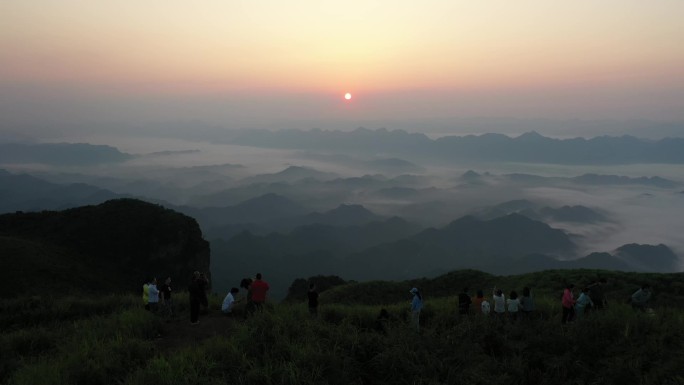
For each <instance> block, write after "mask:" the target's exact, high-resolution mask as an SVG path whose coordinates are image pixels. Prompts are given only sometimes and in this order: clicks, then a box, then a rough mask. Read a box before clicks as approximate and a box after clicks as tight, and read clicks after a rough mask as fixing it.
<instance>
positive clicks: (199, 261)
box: [0, 199, 210, 291]
mask: <svg viewBox="0 0 684 385" xmlns="http://www.w3.org/2000/svg"><path fill="white" fill-rule="evenodd" d="M0 236H2V237H4V238H3V239H4V242H6V243H7V242H14V243H16V242H17V240H21V241H30V242H33V243H34V244H40V245H42V249H41V250H42V252H41V253H39V255H36V253H35V252H31V251H30V250H31V249H30V248H26V249H24V248H21V247H13V248H7V250H12V252H11V253H3V254H2V255H1V256H0V259H2V260H3V263H2V264H3V266H9V267H10V271H6V272H3V273H2V275H3V276H5V275H10V274H13V273H16V274H29V275H30V274H32V273H34V272H41V273H40V274H49V273H50V271H49V269H48V270H46V269H45V268H44V267H45V266H49V265H55V264H58V265H59V264H60V262H59V261H60V259H63V258H66V257H68V259H69V263H70V264H72V265H74V264H75V265H74V266H78V269H76V270H77V271H78V274H79V275H83V274H86V275H92V276H93V277H90V278H89V279H85V280H84V279H82V278H83V277H69V275H68V274H65V276H64V278H63V279H62V280H61V285H60V286H62V287H72V288H75V289H78V288H80V286H82V285H84V284H85V282H92V281H93V278H94V277H97V281H98V282H99V284H97V285H95V287H92V285H91V284H87V286H88V287H85V288H83V289H88V290H94V291H101V290H107V291H111V290H114V291H129V290H133V291H138V290H139V288H140V287H141V285H142V283H143V281H144V279H145V278H146V277H152V276H156V277H158V278H159V279H160V280H162V279H164V278H166V277H169V276H170V277H171V278H172V280H173V281H174V287H175V288H176V289H182V288H184V287H185V286H187V283H188V282H189V279H190V276H191V274H192V272H193V271H195V270H199V271H202V272H207V273H208V272H209V263H210V250H209V243H208V242H207V241H206V240H204V239H203V238H202V232H201V230H200V228H199V225H198V224H197V222H196V221H195V220H194V219H193V218H190V217H188V216H185V215H182V214H179V213H177V212H175V211H173V210H169V209H166V208H164V207H162V206H159V205H154V204H150V203H147V202H144V201H140V200H135V199H117V200H111V201H107V202H105V203H102V204H100V205H97V206H84V207H78V208H74V209H69V210H65V211H44V212H39V213H37V212H36V213H14V214H6V215H1V216H0ZM12 260H15V261H18V260H21V261H22V263H21V264H16V265H17V266H18V265H21V266H22V268H21V271H16V272H12V271H11V270H12V268H11V266H12V265H13V264H12V263H6V262H8V261H12ZM52 278H53V279H54V277H52ZM37 279H38V280H40V279H41V278H40V277H32V278H31V281H33V282H36V280H37ZM18 285H19V286H22V284H21V282H19V284H18ZM10 290H11V291H16V290H12V289H11V288H10Z"/></svg>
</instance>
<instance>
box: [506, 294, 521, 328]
mask: <svg viewBox="0 0 684 385" xmlns="http://www.w3.org/2000/svg"><path fill="white" fill-rule="evenodd" d="M506 304H507V305H508V313H510V315H511V320H513V321H515V320H517V319H518V309H519V308H520V300H519V299H518V293H517V292H516V291H515V290H513V291H512V292H511V296H510V298H508V299H507V300H506Z"/></svg>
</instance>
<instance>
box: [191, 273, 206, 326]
mask: <svg viewBox="0 0 684 385" xmlns="http://www.w3.org/2000/svg"><path fill="white" fill-rule="evenodd" d="M188 292H189V297H190V323H191V324H193V325H196V324H198V323H199V311H200V303H201V302H202V298H203V297H206V295H207V293H206V292H205V291H204V290H203V285H202V284H201V283H200V273H199V271H196V272H194V273H193V274H192V280H191V281H190V285H189V286H188Z"/></svg>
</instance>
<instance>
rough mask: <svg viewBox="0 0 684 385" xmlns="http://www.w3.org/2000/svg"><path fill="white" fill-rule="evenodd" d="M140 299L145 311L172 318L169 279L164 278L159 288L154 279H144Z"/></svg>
mask: <svg viewBox="0 0 684 385" xmlns="http://www.w3.org/2000/svg"><path fill="white" fill-rule="evenodd" d="M142 299H143V305H144V306H145V310H149V311H151V312H153V313H158V312H159V313H162V314H164V315H167V316H172V315H173V301H172V300H171V277H168V278H166V280H165V281H164V283H163V284H162V285H161V286H160V287H157V278H156V277H152V278H151V279H146V280H145V283H144V284H143V295H142Z"/></svg>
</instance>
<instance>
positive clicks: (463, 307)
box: [458, 287, 473, 314]
mask: <svg viewBox="0 0 684 385" xmlns="http://www.w3.org/2000/svg"><path fill="white" fill-rule="evenodd" d="M471 303H473V300H472V299H470V295H468V288H467V287H466V288H464V289H463V292H461V294H459V295H458V313H459V314H468V313H470V304H471Z"/></svg>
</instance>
